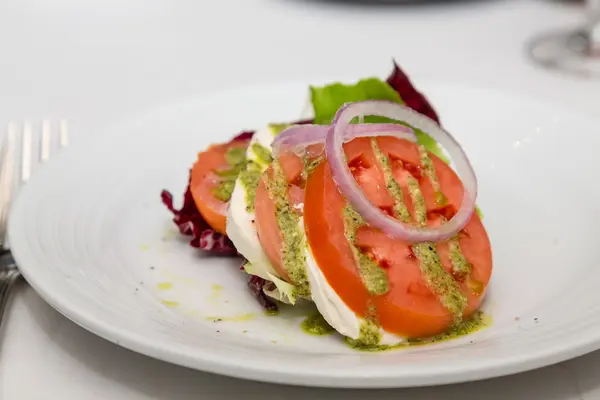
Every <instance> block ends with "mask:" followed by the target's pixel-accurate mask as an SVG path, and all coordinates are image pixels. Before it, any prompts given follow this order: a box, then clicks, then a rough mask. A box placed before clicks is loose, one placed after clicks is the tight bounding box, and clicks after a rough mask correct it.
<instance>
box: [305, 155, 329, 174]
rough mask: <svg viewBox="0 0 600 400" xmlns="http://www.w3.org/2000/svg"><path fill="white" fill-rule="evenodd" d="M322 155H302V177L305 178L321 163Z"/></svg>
mask: <svg viewBox="0 0 600 400" xmlns="http://www.w3.org/2000/svg"><path fill="white" fill-rule="evenodd" d="M323 159H324V157H323V156H318V157H317V158H313V159H311V158H309V157H307V156H304V157H303V158H302V161H303V162H304V178H307V177H308V176H309V175H310V174H311V173H312V172H313V171H314V170H315V168H317V167H318V166H319V164H321V162H322V161H323Z"/></svg>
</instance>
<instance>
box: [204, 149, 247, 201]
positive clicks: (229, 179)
mask: <svg viewBox="0 0 600 400" xmlns="http://www.w3.org/2000/svg"><path fill="white" fill-rule="evenodd" d="M225 161H226V162H227V164H229V166H230V167H231V168H229V169H226V170H221V171H214V172H215V174H216V175H217V176H219V177H220V178H221V179H220V180H221V181H220V182H219V184H218V185H216V186H215V187H214V188H212V190H211V192H212V194H213V196H215V198H216V199H218V200H220V201H222V202H227V201H229V199H231V194H232V193H233V189H234V187H235V180H236V179H237V177H238V175H239V174H240V172H241V171H243V170H244V168H245V167H246V149H245V148H243V147H232V148H230V149H229V150H227V152H226V153H225Z"/></svg>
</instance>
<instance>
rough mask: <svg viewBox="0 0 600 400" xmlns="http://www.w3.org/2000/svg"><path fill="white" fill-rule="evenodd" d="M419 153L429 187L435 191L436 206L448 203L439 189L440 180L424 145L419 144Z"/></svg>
mask: <svg viewBox="0 0 600 400" xmlns="http://www.w3.org/2000/svg"><path fill="white" fill-rule="evenodd" d="M419 155H420V157H421V164H423V168H424V169H425V175H426V176H427V177H428V178H429V181H430V182H431V187H432V188H433V192H434V193H435V203H436V204H437V205H438V206H445V205H446V204H447V203H448V199H447V198H446V196H445V195H444V193H442V191H441V189H440V181H439V180H438V178H437V176H436V174H435V167H434V166H433V161H431V157H429V153H428V152H427V149H426V148H425V146H423V145H420V146H419Z"/></svg>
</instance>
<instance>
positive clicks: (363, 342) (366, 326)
mask: <svg viewBox="0 0 600 400" xmlns="http://www.w3.org/2000/svg"><path fill="white" fill-rule="evenodd" d="M381 337H382V335H381V330H380V329H379V326H378V325H377V324H376V323H375V322H373V321H369V320H364V321H362V323H361V324H360V330H359V332H358V339H351V338H349V337H346V339H345V340H346V343H347V344H348V345H349V346H350V347H352V348H354V349H357V350H368V349H374V348H378V347H379V346H380V344H379V342H380V341H381Z"/></svg>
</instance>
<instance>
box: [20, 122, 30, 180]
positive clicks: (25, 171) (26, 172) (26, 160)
mask: <svg viewBox="0 0 600 400" xmlns="http://www.w3.org/2000/svg"><path fill="white" fill-rule="evenodd" d="M32 135H33V128H32V127H31V123H30V122H28V121H25V122H24V123H23V138H22V140H21V142H22V146H23V147H22V151H21V182H23V183H25V182H27V181H28V180H29V177H30V176H31V161H32V156H31V148H32V146H33V144H32V140H33V139H32Z"/></svg>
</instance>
